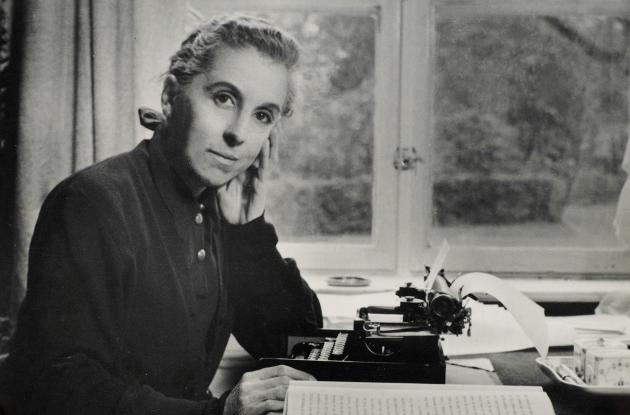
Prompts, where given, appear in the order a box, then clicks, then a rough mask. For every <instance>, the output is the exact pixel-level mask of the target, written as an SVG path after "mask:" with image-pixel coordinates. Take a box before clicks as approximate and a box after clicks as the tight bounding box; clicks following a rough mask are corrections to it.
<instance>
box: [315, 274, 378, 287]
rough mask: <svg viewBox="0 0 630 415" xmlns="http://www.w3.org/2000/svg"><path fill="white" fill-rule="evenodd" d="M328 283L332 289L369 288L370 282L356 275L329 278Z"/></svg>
mask: <svg viewBox="0 0 630 415" xmlns="http://www.w3.org/2000/svg"><path fill="white" fill-rule="evenodd" d="M326 283H327V284H328V285H330V286H331V287H367V286H368V285H370V280H369V279H367V278H364V277H357V276H355V275H339V276H334V277H330V278H328V279H327V280H326Z"/></svg>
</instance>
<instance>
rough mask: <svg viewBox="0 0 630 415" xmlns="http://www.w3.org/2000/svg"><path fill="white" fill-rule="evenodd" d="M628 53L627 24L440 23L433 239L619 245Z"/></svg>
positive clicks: (516, 19) (534, 19)
mask: <svg viewBox="0 0 630 415" xmlns="http://www.w3.org/2000/svg"><path fill="white" fill-rule="evenodd" d="M629 49H630V20H628V19H625V20H624V19H620V18H613V17H595V16H591V17H579V18H576V17H562V18H551V17H544V16H492V17H481V18H480V17H456V18H452V17H449V18H448V19H447V18H440V19H438V24H437V49H436V50H437V56H436V58H437V59H436V65H437V67H436V70H435V71H434V73H435V78H434V82H435V90H436V94H435V103H434V104H435V106H434V111H435V114H434V119H435V123H434V140H435V154H434V167H433V174H434V186H433V192H434V193H433V195H434V197H433V211H434V215H433V233H434V235H433V236H434V237H436V236H437V237H446V238H448V239H449V241H451V242H454V243H460V244H471V243H474V244H478V245H486V246H541V245H542V246H584V247H589V246H597V247H604V246H616V245H619V241H618V240H617V239H616V237H615V233H614V231H613V227H612V220H613V218H614V215H615V211H616V204H617V199H618V196H619V192H620V190H621V187H622V185H623V183H624V181H625V180H626V174H625V173H624V171H623V170H622V169H621V161H622V160H623V156H624V151H625V147H626V142H627V139H628V133H627V132H628V60H629V52H628V51H629Z"/></svg>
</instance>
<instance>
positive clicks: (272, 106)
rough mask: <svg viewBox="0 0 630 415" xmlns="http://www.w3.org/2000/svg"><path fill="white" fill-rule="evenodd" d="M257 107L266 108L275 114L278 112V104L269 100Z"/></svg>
mask: <svg viewBox="0 0 630 415" xmlns="http://www.w3.org/2000/svg"><path fill="white" fill-rule="evenodd" d="M258 108H266V109H268V110H269V111H271V112H273V113H274V115H277V114H279V113H280V106H279V105H278V104H275V103H273V102H269V103H266V104H262V105H259V106H258Z"/></svg>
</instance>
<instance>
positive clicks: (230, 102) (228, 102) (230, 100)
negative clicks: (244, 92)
mask: <svg viewBox="0 0 630 415" xmlns="http://www.w3.org/2000/svg"><path fill="white" fill-rule="evenodd" d="M212 99H213V100H214V102H215V103H216V104H217V105H219V106H221V107H226V108H227V107H232V106H234V105H235V100H234V97H232V95H230V94H228V93H226V92H219V93H216V94H214V95H213V96H212Z"/></svg>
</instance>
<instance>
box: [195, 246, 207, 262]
mask: <svg viewBox="0 0 630 415" xmlns="http://www.w3.org/2000/svg"><path fill="white" fill-rule="evenodd" d="M197 259H198V260H199V261H203V260H204V259H206V250H205V249H200V250H199V251H197Z"/></svg>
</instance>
